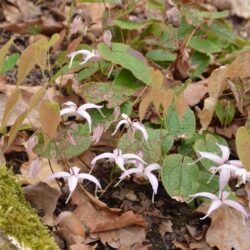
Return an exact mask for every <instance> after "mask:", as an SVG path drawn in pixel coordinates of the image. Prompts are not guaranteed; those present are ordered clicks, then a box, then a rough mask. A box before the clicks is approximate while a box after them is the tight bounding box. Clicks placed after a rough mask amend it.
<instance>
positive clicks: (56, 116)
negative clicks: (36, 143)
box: [39, 99, 60, 147]
mask: <svg viewBox="0 0 250 250" xmlns="http://www.w3.org/2000/svg"><path fill="white" fill-rule="evenodd" d="M39 117H40V122H41V126H42V132H43V137H44V143H45V144H44V146H45V147H46V146H47V145H48V143H49V141H50V140H51V139H53V138H54V137H55V136H56V132H57V127H58V125H59V122H60V107H59V105H58V103H57V102H53V101H50V100H49V99H44V100H43V101H42V102H41V104H40V107H39Z"/></svg>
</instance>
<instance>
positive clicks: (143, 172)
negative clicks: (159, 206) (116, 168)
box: [115, 160, 161, 202]
mask: <svg viewBox="0 0 250 250" xmlns="http://www.w3.org/2000/svg"><path fill="white" fill-rule="evenodd" d="M135 166H136V167H135V168H130V169H128V170H127V173H123V174H122V175H121V176H120V177H119V179H120V180H119V181H118V183H117V184H116V185H115V186H117V185H118V184H119V183H120V182H121V181H123V180H124V179H125V178H126V177H127V174H129V175H131V174H134V175H135V177H137V178H141V177H143V178H144V179H146V180H149V182H150V184H151V186H152V189H153V196H152V202H154V195H155V194H157V190H158V186H159V182H158V179H157V177H156V176H155V175H154V174H152V171H154V170H158V169H161V166H160V165H159V164H157V163H152V164H149V165H148V166H144V165H143V163H142V162H141V161H138V160H136V161H135Z"/></svg>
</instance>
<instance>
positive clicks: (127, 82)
mask: <svg viewBox="0 0 250 250" xmlns="http://www.w3.org/2000/svg"><path fill="white" fill-rule="evenodd" d="M113 85H114V86H120V87H125V88H128V89H137V88H139V87H141V86H143V83H142V82H141V81H139V80H138V79H137V78H136V77H135V76H134V75H133V74H132V73H131V72H130V71H129V70H127V69H122V70H121V71H120V72H119V73H118V74H117V75H116V78H115V80H114V81H113Z"/></svg>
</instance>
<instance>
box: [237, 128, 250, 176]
mask: <svg viewBox="0 0 250 250" xmlns="http://www.w3.org/2000/svg"><path fill="white" fill-rule="evenodd" d="M236 148H237V153H238V156H239V159H240V160H241V162H242V164H243V166H244V168H245V169H246V170H247V171H250V153H249V152H250V135H249V133H248V131H247V128H246V127H240V128H238V130H237V132H236Z"/></svg>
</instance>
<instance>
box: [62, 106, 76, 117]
mask: <svg viewBox="0 0 250 250" xmlns="http://www.w3.org/2000/svg"><path fill="white" fill-rule="evenodd" d="M75 112H76V109H75V108H73V107H70V108H63V109H62V110H61V111H60V116H63V115H66V114H67V115H70V114H71V115H74V114H75Z"/></svg>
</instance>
